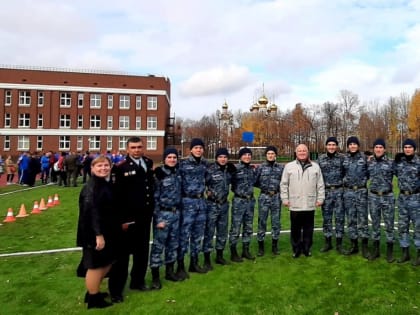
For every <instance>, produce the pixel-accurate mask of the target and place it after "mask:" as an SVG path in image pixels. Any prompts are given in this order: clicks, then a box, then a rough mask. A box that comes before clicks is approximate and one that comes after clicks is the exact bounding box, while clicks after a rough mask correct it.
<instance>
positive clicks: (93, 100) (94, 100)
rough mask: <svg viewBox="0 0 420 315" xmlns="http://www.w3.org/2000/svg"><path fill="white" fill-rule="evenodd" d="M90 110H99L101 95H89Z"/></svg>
mask: <svg viewBox="0 0 420 315" xmlns="http://www.w3.org/2000/svg"><path fill="white" fill-rule="evenodd" d="M90 108H101V94H91V95H90Z"/></svg>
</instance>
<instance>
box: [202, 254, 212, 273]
mask: <svg viewBox="0 0 420 315" xmlns="http://www.w3.org/2000/svg"><path fill="white" fill-rule="evenodd" d="M203 268H204V269H206V270H207V271H210V270H213V266H212V265H211V261H210V252H208V253H204V266H203Z"/></svg>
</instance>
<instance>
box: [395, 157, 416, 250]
mask: <svg viewBox="0 0 420 315" xmlns="http://www.w3.org/2000/svg"><path fill="white" fill-rule="evenodd" d="M395 173H396V174H395V175H396V176H397V177H398V187H399V189H400V194H399V196H398V233H399V238H400V246H401V247H402V248H408V247H409V246H410V232H409V226H410V222H412V223H413V225H414V229H415V230H414V245H415V247H416V248H417V250H420V158H419V157H418V156H417V155H414V157H413V158H412V159H411V160H409V159H407V157H405V156H402V157H401V159H400V161H398V162H397V161H396V163H395Z"/></svg>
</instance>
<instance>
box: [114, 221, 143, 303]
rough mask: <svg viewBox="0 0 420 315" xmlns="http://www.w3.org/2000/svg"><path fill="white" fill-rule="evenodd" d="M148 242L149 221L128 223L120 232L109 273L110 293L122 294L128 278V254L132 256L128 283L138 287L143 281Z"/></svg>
mask: <svg viewBox="0 0 420 315" xmlns="http://www.w3.org/2000/svg"><path fill="white" fill-rule="evenodd" d="M149 242H150V221H149V224H147V222H145V223H144V224H138V223H136V224H133V225H130V227H129V228H128V230H127V231H126V232H123V233H122V236H121V239H120V241H119V243H120V244H121V246H120V248H119V251H118V254H117V260H116V261H115V263H114V264H113V265H112V268H111V271H110V273H109V279H108V288H109V292H110V294H111V295H113V296H117V295H122V293H123V291H124V287H125V284H126V282H127V278H128V267H129V262H130V255H132V256H133V263H132V267H131V272H130V276H131V283H130V285H131V286H134V287H139V286H140V285H143V284H144V283H145V277H146V272H147V267H148V263H149Z"/></svg>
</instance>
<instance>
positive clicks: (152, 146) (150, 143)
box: [146, 136, 157, 150]
mask: <svg viewBox="0 0 420 315" xmlns="http://www.w3.org/2000/svg"><path fill="white" fill-rule="evenodd" d="M156 148H157V137H151V136H149V137H147V148H146V149H147V150H156Z"/></svg>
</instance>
